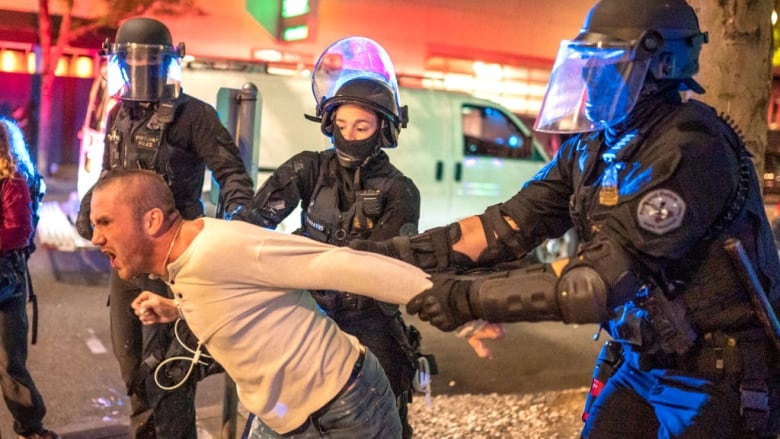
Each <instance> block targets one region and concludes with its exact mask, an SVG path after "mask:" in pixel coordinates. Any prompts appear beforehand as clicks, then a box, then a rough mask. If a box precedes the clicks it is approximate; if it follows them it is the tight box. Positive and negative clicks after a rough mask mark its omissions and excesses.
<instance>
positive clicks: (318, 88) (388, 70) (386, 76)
mask: <svg viewBox="0 0 780 439" xmlns="http://www.w3.org/2000/svg"><path fill="white" fill-rule="evenodd" d="M355 78H368V79H373V80H376V81H379V82H382V83H384V84H386V85H387V86H388V87H389V88H390V89H391V90H392V91H393V96H395V100H396V102H395V103H396V108H401V104H400V102H399V99H398V82H397V80H396V77H395V68H394V67H393V62H392V61H391V60H390V56H389V55H388V54H387V52H386V51H385V49H383V48H382V46H380V45H379V44H378V43H376V42H375V41H373V40H371V39H369V38H365V37H349V38H344V39H342V40H339V41H336V42H335V43H333V44H331V45H330V46H329V47H328V48H327V49H325V51H324V52H323V53H322V55H320V58H319V59H318V60H317V63H316V64H315V66H314V71H313V73H312V93H314V99H315V100H316V102H317V114H318V115H319V113H320V111H321V108H320V106H321V104H322V103H323V102H324V101H325V100H327V99H330V98H331V97H333V95H334V93H336V91H338V89H339V88H341V86H342V85H343V84H344V83H345V82H347V81H349V80H352V79H355Z"/></svg>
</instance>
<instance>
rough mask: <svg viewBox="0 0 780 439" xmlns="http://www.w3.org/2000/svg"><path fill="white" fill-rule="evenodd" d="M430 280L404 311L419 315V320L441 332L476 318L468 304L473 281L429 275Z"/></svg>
mask: <svg viewBox="0 0 780 439" xmlns="http://www.w3.org/2000/svg"><path fill="white" fill-rule="evenodd" d="M431 281H433V286H432V287H431V288H429V289H427V290H425V291H423V292H422V293H420V294H418V295H417V296H415V297H414V298H413V299H412V300H410V301H409V303H407V304H406V312H408V313H409V314H419V316H420V319H422V320H424V321H426V322H429V323H430V324H432V325H433V326H435V327H437V328H439V329H441V330H442V331H454V330H455V329H457V328H458V327H460V326H461V325H463V324H464V323H466V322H470V321H472V320H476V319H477V317H476V316H475V315H474V312H473V311H472V309H471V304H470V303H469V291H470V289H471V286H472V283H473V281H471V280H463V279H455V278H453V277H451V276H447V275H433V276H431Z"/></svg>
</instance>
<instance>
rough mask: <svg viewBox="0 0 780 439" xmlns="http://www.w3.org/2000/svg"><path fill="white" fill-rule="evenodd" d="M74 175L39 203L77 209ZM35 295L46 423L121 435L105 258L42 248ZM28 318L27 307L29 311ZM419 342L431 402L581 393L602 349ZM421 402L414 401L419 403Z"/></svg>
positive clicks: (6, 421) (55, 182)
mask: <svg viewBox="0 0 780 439" xmlns="http://www.w3.org/2000/svg"><path fill="white" fill-rule="evenodd" d="M74 174H75V172H73V170H72V169H68V168H64V169H63V168H61V169H60V173H59V174H58V175H56V176H54V177H50V178H47V183H48V184H49V193H48V195H47V198H46V199H45V201H47V202H50V201H55V202H57V203H59V204H60V205H61V206H62V208H63V210H64V211H67V210H69V207H70V206H72V203H73V202H74V201H75V200H74V199H73V198H72V196H71V192H72V191H73V190H75V175H74ZM30 269H31V273H32V276H33V283H34V286H35V292H36V294H37V296H38V307H39V314H40V315H39V322H38V325H39V327H38V342H37V344H35V345H31V346H30V349H29V350H30V357H29V362H28V366H29V368H30V371H31V373H32V375H33V378H34V379H35V381H36V383H37V385H38V387H39V390H40V391H41V393H42V394H43V396H44V399H45V400H46V403H47V406H48V415H47V417H46V419H45V420H44V422H45V425H46V426H47V427H48V428H51V429H54V430H56V431H58V432H59V433H60V434H62V435H63V437H64V438H67V439H76V438H78V439H82V438H83V439H108V438H120V437H126V434H127V419H128V415H129V402H128V398H127V396H126V395H125V392H124V386H123V384H122V383H121V380H120V379H119V373H118V368H117V366H116V362H115V360H114V358H113V355H112V354H111V339H110V333H109V325H108V309H107V307H106V300H107V296H108V293H107V284H108V272H109V267H108V264H107V261H106V260H105V258H104V257H103V256H102V255H101V254H100V253H99V252H97V251H95V250H94V249H90V248H89V247H88V246H74V247H72V248H69V249H67V250H56V249H49V248H45V247H43V246H42V247H40V248H39V250H38V251H37V252H36V253H35V254H33V256H32V258H31V261H30ZM28 308H29V309H30V310H31V309H32V307H28ZM407 321H408V322H409V323H411V324H413V325H415V326H416V327H417V328H418V329H419V330H420V332H421V334H422V337H423V346H422V350H423V351H424V352H425V353H429V354H433V355H434V356H435V358H436V363H437V366H438V374H437V375H434V376H433V377H432V380H431V391H432V394H433V395H434V396H435V395H459V394H476V395H480V394H484V395H488V394H525V393H536V392H544V391H551V390H563V389H573V388H582V387H583V386H588V385H589V384H590V376H591V370H592V365H593V361H594V359H595V357H596V355H597V353H598V350H599V348H600V345H601V343H600V342H594V341H593V340H592V339H591V336H592V335H593V334H594V333H595V332H596V327H595V326H574V325H572V326H567V325H563V324H561V323H557V322H549V323H533V324H532V323H518V324H512V325H506V330H507V335H506V337H505V339H504V340H501V341H494V342H489V345H490V347H491V348H492V350H493V358H492V359H481V358H477V357H476V355H474V353H473V352H472V351H471V348H470V347H469V346H468V344H467V343H466V342H465V341H464V340H463V339H460V338H458V337H456V336H455V335H454V334H451V333H443V332H440V331H438V330H436V329H435V328H432V327H431V326H429V325H428V324H426V323H424V322H421V321H419V320H417V319H416V318H415V317H412V316H407ZM224 389H225V377H224V374H219V375H214V376H211V377H208V378H207V379H205V380H204V381H202V382H201V383H200V384H199V386H198V392H197V398H196V407H197V416H198V428H199V434H198V435H199V438H201V439H204V438H219V437H227V436H222V435H221V431H222V430H223V429H225V428H226V427H223V417H224V415H223V404H224V401H225V390H224ZM423 399H424V398H417V399H416V401H415V403H418V402H417V401H420V402H419V403H420V404H421V403H422V401H423ZM245 418H246V412H245V410H244V409H243V407H241V406H240V405H239V409H238V414H237V422H236V424H235V429H236V430H237V432H238V433H240V432H241V430H242V428H243V424H244V420H245ZM11 424H12V419H11V417H10V414H9V413H8V411H7V409H6V407H5V406H4V405H2V404H0V438H1V437H2V434H3V433H4V434H5V435H6V437H12V435H13V430H12V428H11Z"/></svg>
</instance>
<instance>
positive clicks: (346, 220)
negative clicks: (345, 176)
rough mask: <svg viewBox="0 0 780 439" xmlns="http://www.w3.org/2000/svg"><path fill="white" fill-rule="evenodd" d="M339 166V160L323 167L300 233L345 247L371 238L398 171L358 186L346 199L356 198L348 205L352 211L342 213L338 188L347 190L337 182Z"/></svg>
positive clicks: (373, 178)
mask: <svg viewBox="0 0 780 439" xmlns="http://www.w3.org/2000/svg"><path fill="white" fill-rule="evenodd" d="M338 166H339V165H338V163H337V162H336V160H328V161H326V162H325V163H324V164H323V166H321V167H320V173H319V175H318V176H317V183H316V184H315V185H314V190H313V191H312V196H311V199H310V200H309V204H308V206H307V207H306V210H305V211H304V212H303V213H302V214H301V229H302V234H303V235H306V236H309V237H311V238H313V239H315V240H317V241H320V242H326V243H328V244H333V245H337V246H345V245H347V244H348V243H349V241H350V240H352V239H368V238H369V237H370V236H371V231H372V230H373V228H374V224H375V222H376V221H377V220H378V219H379V218H380V217H381V216H382V213H383V211H384V194H386V193H387V191H388V189H389V188H390V185H391V184H392V182H393V179H394V178H395V176H397V175H398V174H399V171H398V170H397V169H395V168H393V170H392V171H391V172H390V173H389V174H387V175H382V176H381V177H379V176H370V177H368V178H366V179H365V181H363V182H357V183H356V186H355V187H354V190H353V193H352V194H347V195H346V196H349V197H354V202H352V203H347V204H349V208H348V209H347V210H345V211H342V210H341V209H340V207H339V206H340V204H341V203H339V196H340V195H339V188H340V187H342V188H344V183H343V182H338V175H337V173H338V172H339V169H338V168H337V167H338ZM362 188H366V189H362ZM345 190H347V189H346V188H345Z"/></svg>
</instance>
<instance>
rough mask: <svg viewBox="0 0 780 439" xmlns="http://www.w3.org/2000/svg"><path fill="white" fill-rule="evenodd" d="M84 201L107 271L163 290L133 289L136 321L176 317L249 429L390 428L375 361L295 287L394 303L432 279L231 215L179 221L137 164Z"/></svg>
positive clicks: (319, 433)
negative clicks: (220, 372)
mask: <svg viewBox="0 0 780 439" xmlns="http://www.w3.org/2000/svg"><path fill="white" fill-rule="evenodd" d="M91 207H92V210H91V214H90V219H91V222H92V223H93V226H94V235H93V237H92V242H93V244H95V245H96V246H98V247H99V248H100V250H101V251H102V252H103V253H104V254H106V255H107V256H108V257H109V260H110V262H111V266H112V268H114V269H116V270H117V272H118V274H119V276H120V277H121V278H122V279H131V278H133V277H135V276H138V275H145V273H150V274H151V275H154V276H158V277H160V278H161V279H163V280H164V281H165V282H166V283H167V284H168V286H169V287H170V289H171V290H172V292H173V294H174V298H175V299H174V300H170V299H165V298H163V297H161V296H158V295H156V294H153V293H151V292H143V293H142V294H141V295H139V296H138V298H137V299H136V300H135V301H134V302H133V305H132V306H133V308H134V309H135V312H136V314H138V315H139V317H140V319H141V321H142V322H143V323H144V324H154V323H163V322H170V321H173V320H175V319H176V318H177V317H178V316H179V315H181V316H182V317H183V318H184V319H186V321H187V323H188V324H189V326H190V328H191V329H192V331H193V332H194V333H195V335H196V336H197V337H198V339H199V340H200V342H201V343H202V344H203V345H204V346H205V347H207V348H208V351H209V352H210V354H211V355H212V356H213V357H214V358H215V359H216V361H218V362H219V363H220V364H221V365H222V366H223V367H224V369H225V371H226V372H227V373H228V374H229V375H230V377H231V378H232V379H233V380H234V381H235V382H236V386H237V389H238V395H239V398H240V400H241V402H242V403H243V404H244V406H245V407H246V408H247V409H248V410H249V411H251V412H252V413H254V414H255V415H257V417H258V418H259V420H260V421H262V422H257V423H255V425H254V429H253V431H252V432H251V437H253V438H278V437H290V436H295V437H323V436H325V435H328V437H345V438H346V437H350V438H354V437H360V438H372V437H375V438H383V439H384V438H399V437H400V436H401V425H400V421H399V418H398V412H397V410H396V409H395V401H394V397H393V393H392V391H391V389H390V387H389V384H388V381H387V378H386V376H385V374H384V372H383V371H382V368H381V367H380V366H379V364H378V362H377V360H376V357H374V355H373V354H372V353H371V352H370V351H367V350H366V349H365V348H364V347H363V346H361V345H360V343H359V342H358V341H357V339H356V338H355V337H353V336H351V335H348V334H346V333H344V332H343V331H340V330H339V329H338V327H337V325H336V324H335V323H334V322H333V321H332V320H330V319H329V318H327V317H326V316H325V315H324V314H323V313H321V312H319V311H318V310H317V308H316V304H315V302H314V300H313V299H312V297H311V296H310V294H309V293H308V292H307V291H305V290H306V289H331V290H341V291H350V292H354V293H356V294H363V295H367V296H371V297H373V298H375V299H378V300H382V301H385V302H390V303H396V304H405V303H407V302H408V301H409V300H410V299H411V298H413V297H414V296H416V295H417V294H419V293H420V292H422V291H424V290H426V289H428V288H430V287H431V286H432V282H431V280H430V279H429V278H428V276H427V275H426V274H425V273H424V272H423V271H422V270H420V269H418V268H415V267H413V266H411V265H408V264H405V263H403V262H401V261H398V260H394V259H391V258H387V257H384V256H380V255H375V254H369V253H364V252H357V251H354V250H351V249H349V248H347V247H333V246H330V245H327V244H322V243H319V242H316V241H313V240H311V239H308V238H305V237H299V236H294V235H286V234H281V233H277V232H273V231H269V230H264V229H260V228H258V227H256V226H253V225H251V224H248V223H244V222H240V221H223V220H218V219H213V218H198V219H195V220H184V219H182V218H181V216H180V214H179V212H178V211H177V210H176V209H175V207H174V202H173V197H172V195H171V193H170V190H169V189H168V186H167V185H166V183H165V181H164V180H163V179H162V178H161V177H159V176H158V175H156V174H154V173H152V172H149V171H142V170H123V171H116V172H112V173H110V174H108V175H107V176H106V177H104V178H103V179H102V180H101V181H100V182H99V183H98V184H97V185H96V186H95V188H94V191H93V197H92V204H91ZM304 273H305V275H303V274H304ZM377 274H381V275H377ZM271 429H272V430H273V431H269V430H271Z"/></svg>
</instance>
